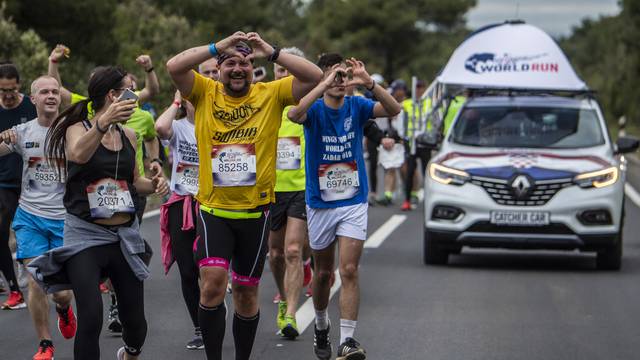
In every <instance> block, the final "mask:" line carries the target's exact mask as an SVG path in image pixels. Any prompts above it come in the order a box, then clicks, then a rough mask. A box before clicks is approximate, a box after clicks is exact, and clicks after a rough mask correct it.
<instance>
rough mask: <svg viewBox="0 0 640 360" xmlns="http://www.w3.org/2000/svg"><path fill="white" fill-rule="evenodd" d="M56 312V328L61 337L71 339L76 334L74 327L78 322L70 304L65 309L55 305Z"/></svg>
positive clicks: (75, 327)
mask: <svg viewBox="0 0 640 360" xmlns="http://www.w3.org/2000/svg"><path fill="white" fill-rule="evenodd" d="M56 312H57V313H58V330H59V331H60V334H62V337H63V338H65V339H71V338H72V337H74V336H75V335H76V329H77V328H78V323H77V321H76V315H75V314H74V313H73V309H72V308H71V305H69V306H67V308H66V309H60V308H58V307H57V306H56Z"/></svg>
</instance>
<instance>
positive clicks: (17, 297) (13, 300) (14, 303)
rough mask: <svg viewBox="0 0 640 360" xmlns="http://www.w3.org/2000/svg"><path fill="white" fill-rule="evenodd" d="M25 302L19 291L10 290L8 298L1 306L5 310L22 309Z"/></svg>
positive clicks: (24, 306)
mask: <svg viewBox="0 0 640 360" xmlns="http://www.w3.org/2000/svg"><path fill="white" fill-rule="evenodd" d="M26 307H27V304H26V303H25V302H24V297H22V293H21V292H20V291H12V292H11V293H9V298H8V299H7V301H5V302H4V303H3V304H2V308H3V309H5V310H17V309H24V308H26Z"/></svg>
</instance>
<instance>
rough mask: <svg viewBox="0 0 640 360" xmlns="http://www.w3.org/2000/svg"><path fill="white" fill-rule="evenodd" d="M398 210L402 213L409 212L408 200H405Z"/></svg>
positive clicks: (409, 203)
mask: <svg viewBox="0 0 640 360" xmlns="http://www.w3.org/2000/svg"><path fill="white" fill-rule="evenodd" d="M400 210H402V211H411V202H409V200H405V201H404V202H403V203H402V207H401V208H400Z"/></svg>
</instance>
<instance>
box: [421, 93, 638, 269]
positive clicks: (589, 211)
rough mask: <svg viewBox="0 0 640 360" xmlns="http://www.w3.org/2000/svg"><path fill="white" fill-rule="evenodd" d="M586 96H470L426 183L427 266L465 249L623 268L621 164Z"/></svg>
mask: <svg viewBox="0 0 640 360" xmlns="http://www.w3.org/2000/svg"><path fill="white" fill-rule="evenodd" d="M637 148H638V141H637V140H635V139H631V138H622V139H619V140H618V142H617V144H613V143H612V142H611V139H610V138H609V134H608V131H607V128H606V124H605V121H604V119H603V116H602V114H601V111H600V109H599V107H598V104H597V102H596V101H595V100H593V99H592V98H590V97H589V96H572V97H561V96H550V95H549V96H545V95H535V96H531V95H525V94H521V95H518V93H515V94H514V93H508V94H506V95H504V96H496V95H485V96H471V97H470V98H469V99H468V101H467V102H466V104H465V105H464V106H463V108H462V109H461V110H460V112H459V113H458V115H457V117H456V119H455V120H454V122H453V125H452V128H451V130H450V131H449V133H448V134H447V136H446V137H445V139H444V141H443V142H442V145H441V147H440V149H439V151H438V152H437V154H435V156H434V157H433V158H432V161H431V162H430V163H429V168H428V176H426V177H425V202H424V209H425V212H424V214H425V222H424V224H425V225H424V262H425V263H427V264H445V263H447V259H448V255H449V254H450V253H458V252H460V250H461V248H462V247H463V246H470V247H499V248H510V249H565V250H572V249H579V250H581V251H595V252H597V267H598V268H599V269H619V268H620V265H621V255H622V227H623V226H622V225H623V222H624V183H625V166H626V162H625V160H624V157H623V156H621V154H622V153H626V152H630V151H635V150H636V149H637Z"/></svg>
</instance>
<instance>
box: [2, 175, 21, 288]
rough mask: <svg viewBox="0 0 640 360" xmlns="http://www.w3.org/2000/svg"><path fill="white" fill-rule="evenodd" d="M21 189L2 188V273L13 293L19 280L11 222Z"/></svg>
mask: <svg viewBox="0 0 640 360" xmlns="http://www.w3.org/2000/svg"><path fill="white" fill-rule="evenodd" d="M19 197H20V189H19V188H0V272H2V273H3V274H4V277H5V279H7V283H8V284H9V288H11V291H18V290H20V288H19V287H18V280H17V279H16V272H15V270H14V269H13V257H11V249H9V235H10V234H11V231H10V230H11V221H13V215H15V213H16V209H17V208H18V199H19Z"/></svg>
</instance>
